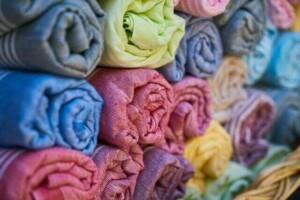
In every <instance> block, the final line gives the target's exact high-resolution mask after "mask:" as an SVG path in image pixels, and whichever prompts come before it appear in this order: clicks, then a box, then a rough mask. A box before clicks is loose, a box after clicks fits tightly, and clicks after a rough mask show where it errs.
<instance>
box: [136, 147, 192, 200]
mask: <svg viewBox="0 0 300 200" xmlns="http://www.w3.org/2000/svg"><path fill="white" fill-rule="evenodd" d="M144 164H145V168H144V170H143V171H142V172H141V173H140V175H139V177H138V181H137V182H138V184H137V186H136V189H135V192H134V198H133V199H134V200H140V199H143V200H150V199H152V200H169V199H178V198H181V197H183V196H184V194H185V191H184V190H185V186H184V184H185V182H186V181H187V180H188V179H189V178H190V177H191V176H192V174H193V167H192V166H191V165H190V164H189V163H188V162H187V161H186V160H185V159H184V158H183V157H181V156H174V155H172V154H170V153H168V152H166V151H164V150H161V149H157V148H148V149H146V150H145V152H144Z"/></svg>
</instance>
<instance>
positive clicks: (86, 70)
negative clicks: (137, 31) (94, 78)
mask: <svg viewBox="0 0 300 200" xmlns="http://www.w3.org/2000/svg"><path fill="white" fill-rule="evenodd" d="M20 2H22V3H20ZM0 3H1V8H0V10H1V11H2V12H1V13H3V15H1V17H0V27H1V28H0V50H1V52H2V53H1V55H0V68H10V69H11V68H13V69H22V70H33V71H43V72H49V73H54V74H59V75H65V76H71V77H77V78H84V77H86V76H87V75H89V74H90V73H91V72H92V71H93V70H94V68H95V67H96V66H97V64H98V63H99V61H100V57H101V55H102V52H103V31H104V27H103V26H104V23H103V21H104V18H105V14H104V12H103V11H102V10H101V8H100V7H99V5H97V2H96V1H95V0H88V1H85V0H77V1H73V0H64V1H62V0H60V1H59V0H54V1H50V2H46V3H45V2H44V1H42V0H36V1H29V0H24V1H16V0H12V1H4V0H1V1H0ZM2 27H3V28H2Z"/></svg>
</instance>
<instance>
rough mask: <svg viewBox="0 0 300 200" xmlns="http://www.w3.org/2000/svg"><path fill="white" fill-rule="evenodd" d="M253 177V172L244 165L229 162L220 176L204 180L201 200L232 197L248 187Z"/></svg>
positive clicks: (225, 199)
mask: <svg viewBox="0 0 300 200" xmlns="http://www.w3.org/2000/svg"><path fill="white" fill-rule="evenodd" d="M253 178H254V176H253V173H252V172H251V171H250V170H248V169H247V168H246V167H244V166H242V165H239V164H237V163H235V162H230V163H229V164H228V167H227V168H226V170H225V171H224V173H223V174H222V175H221V176H220V177H218V178H217V179H208V180H206V182H205V184H206V187H205V192H204V194H203V200H230V199H233V198H234V197H235V196H237V195H239V194H240V193H242V192H244V191H245V190H246V189H247V188H248V187H249V185H250V184H251V181H252V180H253Z"/></svg>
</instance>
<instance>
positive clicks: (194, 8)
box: [176, 0, 230, 17]
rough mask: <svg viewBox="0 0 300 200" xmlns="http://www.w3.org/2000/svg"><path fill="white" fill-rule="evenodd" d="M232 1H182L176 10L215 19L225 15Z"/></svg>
mask: <svg viewBox="0 0 300 200" xmlns="http://www.w3.org/2000/svg"><path fill="white" fill-rule="evenodd" d="M229 2H230V0H180V1H179V3H178V5H177V6H176V10H179V11H182V12H185V13H188V14H191V15H193V16H196V17H200V16H203V17H214V16H216V15H219V14H221V13H223V12H224V11H225V9H226V6H227V5H228V3H229Z"/></svg>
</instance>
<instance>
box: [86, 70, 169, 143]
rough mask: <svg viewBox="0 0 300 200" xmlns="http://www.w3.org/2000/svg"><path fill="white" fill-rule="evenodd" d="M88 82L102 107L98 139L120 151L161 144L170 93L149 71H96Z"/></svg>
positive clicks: (160, 80) (152, 71) (153, 73)
mask: <svg viewBox="0 0 300 200" xmlns="http://www.w3.org/2000/svg"><path fill="white" fill-rule="evenodd" d="M89 82H90V83H91V84H92V85H93V86H94V87H95V88H96V90H97V91H98V92H99V93H100V94H101V96H102V97H103V99H104V101H105V104H104V106H103V110H102V118H101V121H100V126H101V130H100V134H99V137H100V139H102V140H104V141H106V142H108V143H109V144H114V145H117V146H120V147H124V146H127V147H129V146H132V145H134V144H136V143H141V144H156V145H158V144H159V143H161V142H163V140H164V132H165V128H166V127H167V125H168V121H169V117H170V113H171V108H172V106H173V98H174V97H173V89H172V87H171V86H170V84H169V83H168V82H167V81H166V80H165V79H164V78H163V77H162V76H161V75H160V74H159V73H158V72H157V71H155V70H152V69H132V70H130V69H119V70H115V69H97V70H95V71H94V73H93V74H92V75H91V76H90V77H89Z"/></svg>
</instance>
